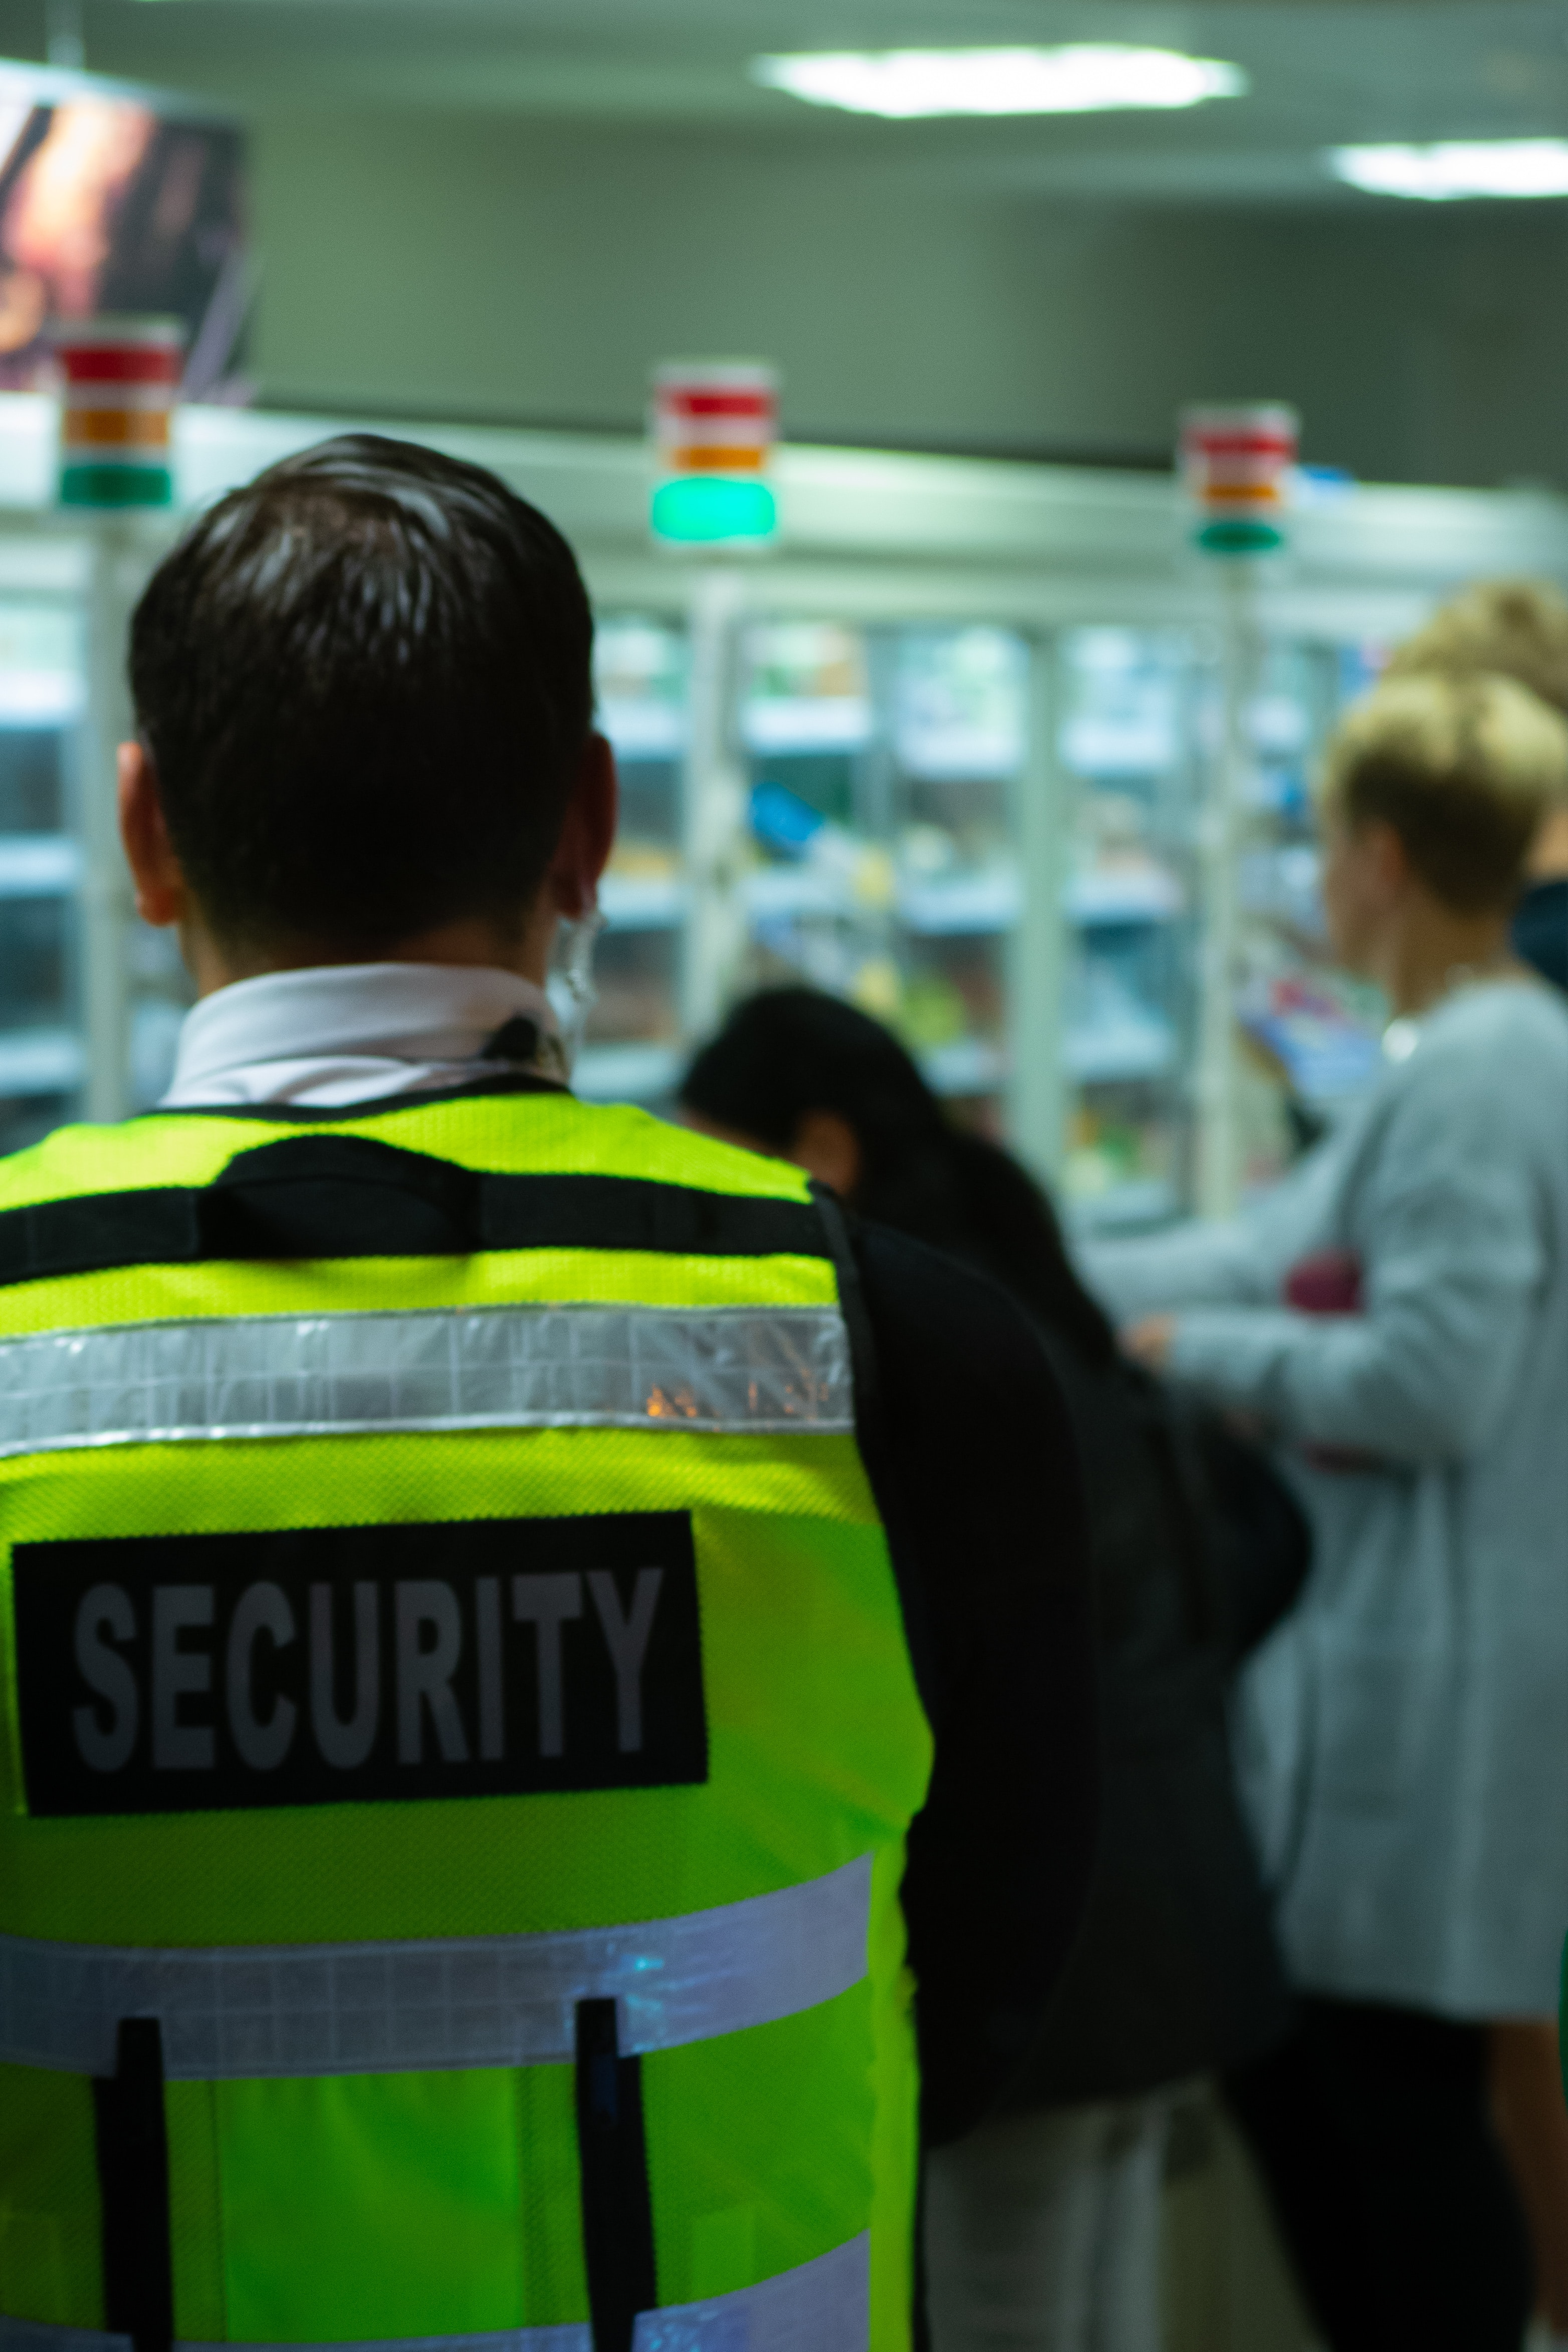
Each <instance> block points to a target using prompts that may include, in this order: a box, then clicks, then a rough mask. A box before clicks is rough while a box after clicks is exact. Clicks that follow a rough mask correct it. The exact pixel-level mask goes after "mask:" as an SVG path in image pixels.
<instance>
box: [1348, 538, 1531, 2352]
mask: <svg viewBox="0 0 1568 2352" xmlns="http://www.w3.org/2000/svg"><path fill="white" fill-rule="evenodd" d="M1430 670H1442V671H1446V672H1447V674H1448V675H1449V676H1450V677H1464V676H1468V675H1469V674H1471V673H1473V672H1474V671H1476V670H1496V671H1499V672H1500V673H1501V675H1502V676H1503V677H1514V678H1517V679H1518V680H1519V682H1520V684H1521V686H1528V687H1529V688H1530V689H1531V693H1533V694H1538V695H1540V697H1541V698H1542V701H1543V702H1550V703H1551V704H1552V708H1553V709H1556V710H1561V711H1563V712H1565V713H1568V596H1564V595H1563V592H1562V590H1561V589H1560V588H1554V587H1553V586H1552V583H1551V582H1550V581H1547V580H1479V581H1477V583H1475V585H1474V586H1473V587H1471V588H1467V589H1465V590H1464V591H1463V592H1462V593H1460V594H1459V595H1458V596H1454V597H1451V598H1450V599H1449V601H1448V603H1447V604H1440V605H1439V606H1438V608H1437V610H1436V612H1435V613H1434V614H1433V615H1432V618H1431V619H1430V620H1429V621H1428V622H1427V624H1426V627H1425V628H1424V629H1418V630H1417V631H1416V633H1415V635H1414V636H1413V637H1407V638H1406V639H1405V643H1404V645H1402V646H1400V647H1399V648H1398V650H1397V651H1396V652H1395V654H1394V658H1393V660H1392V661H1391V662H1390V663H1389V665H1388V675H1389V676H1390V677H1413V676H1415V675H1416V674H1418V673H1422V672H1426V671H1430ZM1524 886H1525V887H1524V890H1523V893H1522V895H1521V898H1520V901H1519V904H1518V906H1517V908H1515V910H1514V918H1513V944H1514V947H1515V949H1516V950H1517V951H1518V952H1519V954H1520V955H1521V957H1522V958H1523V959H1524V961H1525V962H1526V963H1530V964H1533V965H1534V966H1535V969H1536V971H1539V972H1541V973H1542V975H1543V977H1544V978H1545V979H1547V980H1550V981H1552V982H1555V983H1556V985H1557V986H1558V987H1559V988H1561V989H1568V804H1564V805H1563V806H1562V807H1559V808H1555V809H1553V810H1552V812H1551V813H1550V814H1548V816H1547V818H1546V821H1545V823H1544V824H1542V827H1541V830H1540V832H1539V833H1538V834H1537V835H1536V836H1535V839H1534V840H1533V841H1532V842H1531V846H1530V855H1529V856H1528V858H1527V859H1526V861H1525V868H1524ZM1548 2056H1549V2059H1550V2063H1549V2064H1548V2065H1547V2066H1546V2067H1545V2068H1544V2069H1542V2068H1538V2069H1537V2070H1536V2071H1537V2078H1538V2083H1539V2084H1540V2086H1541V2087H1540V2089H1538V2091H1537V2093H1536V2095H1534V2096H1533V2097H1531V2096H1528V2095H1527V2096H1526V2100H1525V2105H1526V2108H1527V2109H1537V2110H1540V2109H1541V2108H1542V2096H1544V2097H1545V2098H1546V2099H1548V2100H1550V2102H1551V2103H1552V2104H1551V2105H1550V2107H1549V2108H1547V2109H1546V2110H1544V2111H1543V2112H1542V2113H1540V2114H1539V2115H1538V2116H1537V2120H1536V2121H1535V2123H1534V2124H1525V2123H1524V2122H1523V2119H1522V2117H1521V2127H1522V2128H1523V2129H1524V2131H1525V2135H1526V2138H1527V2139H1528V2140H1531V2141H1539V2139H1540V2136H1541V2131H1542V2128H1545V2129H1547V2130H1548V2131H1552V2130H1553V2129H1554V2130H1555V2135H1556V2137H1557V2140H1558V2143H1559V2145H1558V2147H1557V2151H1556V2154H1555V2156H1554V2158H1552V2173H1553V2175H1554V2178H1555V2180H1556V2190H1557V2194H1556V2199H1555V2202H1556V2204H1557V2205H1558V2206H1559V2207H1560V2208H1561V2210H1560V2211H1559V2213H1558V2215H1557V2220H1556V2231H1555V2234H1556V2239H1557V2241H1558V2242H1557V2243H1555V2244H1554V2245H1553V2246H1552V2247H1551V2248H1548V2246H1547V2245H1546V2244H1545V2242H1543V2241H1542V2237H1541V2232H1540V2229H1539V2227H1538V2228H1537V2231H1536V2239H1537V2242H1536V2253H1537V2257H1538V2258H1539V2259H1540V2260H1541V2262H1542V2270H1543V2272H1544V2273H1545V2274H1546V2280H1547V2284H1548V2285H1549V2288H1550V2293H1549V2295H1548V2301H1549V2303H1550V2305H1551V2307H1552V2324H1553V2326H1555V2327H1556V2329H1557V2330H1558V2332H1559V2334H1560V2335H1562V2336H1563V2337H1564V2339H1565V2340H1568V2116H1564V2114H1563V2102H1562V2100H1561V2099H1560V2098H1558V2096H1557V2079H1556V2078H1557V2060H1556V2054H1555V2053H1554V2052H1552V2053H1548ZM1500 2063H1501V2067H1502V2074H1501V2076H1500V2084H1499V2088H1500V2095H1501V2097H1502V2102H1503V2107H1504V2112H1505V2115H1506V2116H1509V2117H1510V2119H1511V2117H1512V2116H1513V2114H1514V2111H1515V2110H1516V2109H1517V2108H1518V2107H1519V2104H1520V2101H1519V2085H1520V2079H1521V2078H1520V2074H1519V2065H1518V2053H1501V2052H1500ZM1537 2172H1538V2167H1537V2166H1536V2165H1535V2164H1533V2163H1531V2166H1530V2179H1531V2181H1533V2180H1534V2179H1535V2178H1536V2177H1537ZM1534 2201H1537V2202H1538V2201H1539V2198H1538V2199H1537V2200H1534Z"/></svg>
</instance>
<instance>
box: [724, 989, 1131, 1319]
mask: <svg viewBox="0 0 1568 2352" xmlns="http://www.w3.org/2000/svg"><path fill="white" fill-rule="evenodd" d="M680 1098H681V1100H682V1102H683V1103H685V1104H686V1105H687V1106H688V1108H690V1109H691V1110H694V1111H697V1112H699V1113H700V1115H701V1116H702V1117H703V1118H710V1119H711V1120H713V1121H714V1122H715V1124H716V1125H718V1126H721V1127H727V1128H731V1129H734V1131H735V1132H736V1133H737V1134H739V1135H745V1136H748V1137H751V1138H752V1139H754V1140H755V1141H757V1142H758V1143H763V1144H766V1145H767V1146H768V1147H769V1149H770V1150H774V1151H779V1152H787V1151H788V1150H789V1149H790V1146H791V1144H792V1143H793V1141H794V1139H795V1135H796V1134H797V1132H798V1131H799V1129H800V1125H801V1122H802V1120H803V1119H805V1118H806V1117H807V1116H808V1115H809V1113H811V1112H812V1111H815V1110H826V1111H834V1112H836V1113H837V1116H838V1117H839V1118H842V1119H844V1120H845V1121H846V1122H847V1125H848V1126H849V1127H850V1128H852V1129H853V1130H854V1133H855V1137H856V1140H857V1141H858V1144H859V1146H860V1151H861V1156H862V1160H863V1170H862V1174H861V1179H860V1182H859V1185H858V1188H857V1191H856V1194H855V1207H856V1208H857V1209H858V1211H860V1213H862V1214H863V1215H865V1216H867V1217H872V1218H875V1219H876V1220H877V1221H878V1222H879V1223H881V1224H885V1225H891V1226H893V1227H895V1228H896V1229H897V1231H899V1232H900V1233H905V1234H913V1235H914V1237H915V1238H916V1239H917V1240H918V1241H922V1242H928V1243H930V1244H931V1246H932V1247H933V1248H935V1249H940V1250H946V1251H948V1252H949V1253H950V1254H951V1255H954V1256H957V1257H963V1258H967V1259H968V1260H969V1261H970V1263H971V1264H972V1265H978V1266H980V1267H982V1268H983V1269H984V1272H986V1273H987V1274H989V1275H990V1276H992V1277H993V1279H994V1280H995V1281H997V1282H999V1283H1001V1284H1002V1285H1003V1286H1005V1288H1006V1289H1008V1290H1010V1291H1012V1293H1013V1294H1014V1296H1015V1297H1016V1298H1017V1299H1019V1300H1020V1301H1021V1303H1022V1304H1023V1305H1024V1306H1025V1307H1027V1308H1028V1309H1029V1310H1030V1312H1031V1313H1032V1314H1034V1315H1036V1316H1037V1317H1038V1318H1039V1320H1040V1321H1041V1322H1042V1323H1043V1324H1045V1325H1046V1326H1047V1328H1048V1329H1050V1330H1052V1331H1055V1332H1057V1333H1058V1334H1059V1336H1060V1337H1061V1338H1062V1339H1066V1340H1067V1341H1068V1343H1069V1345H1070V1346H1072V1347H1073V1348H1074V1349H1076V1350H1077V1351H1078V1353H1079V1355H1080V1356H1081V1357H1083V1358H1084V1359H1086V1360H1088V1361H1089V1363H1093V1364H1104V1363H1109V1362H1110V1361H1111V1360H1113V1359H1114V1357H1115V1354H1116V1341H1115V1338H1114V1335H1113V1333H1112V1331H1111V1328H1110V1324H1109V1323H1108V1322H1107V1321H1106V1318H1105V1317H1104V1315H1103V1314H1102V1313H1101V1312H1100V1308H1099V1307H1098V1306H1097V1305H1096V1304H1095V1302H1094V1300H1093V1299H1092V1298H1091V1297H1089V1293H1088V1291H1087V1290H1085V1288H1084V1286H1083V1285H1082V1284H1081V1283H1080V1282H1079V1279H1078V1276H1077V1275H1076V1274H1075V1273H1074V1272H1073V1269H1072V1265H1071V1264H1070V1262H1069V1260H1068V1254H1067V1250H1066V1248H1065V1247H1064V1245H1063V1242H1062V1237H1061V1231H1060V1228H1059V1226H1058V1223H1057V1220H1056V1216H1055V1213H1054V1212H1053V1210H1052V1208H1051V1205H1050V1202H1048V1201H1047V1198H1046V1196H1045V1194H1044V1193H1043V1192H1041V1190H1040V1188H1039V1186H1038V1185H1037V1183H1036V1182H1035V1181H1034V1180H1033V1178H1032V1177H1030V1176H1029V1175H1028V1174H1027V1173H1026V1171H1025V1170H1024V1169H1022V1168H1021V1167H1020V1166H1019V1165H1018V1163H1017V1161H1016V1160H1014V1159H1013V1158H1012V1157H1011V1155H1010V1154H1009V1153H1007V1152H1005V1151H1004V1150H1002V1149H1001V1147H1000V1146H999V1145H997V1144H994V1143H988V1142H987V1141H986V1140H985V1139H984V1137H981V1136H978V1135H970V1134H966V1133H964V1132H963V1130H962V1129H958V1128H955V1127H954V1126H953V1125H952V1122H951V1121H950V1120H949V1118H947V1116H946V1114H945V1113H944V1111H943V1110H942V1105H941V1103H940V1102H939V1101H938V1100H937V1098H936V1097H935V1095H933V1094H932V1092H931V1088H930V1087H928V1086H927V1084H926V1082H925V1080H924V1078H922V1077H921V1074H920V1071H919V1069H918V1068H917V1067H916V1066H915V1064H914V1062H913V1061H912V1060H911V1059H910V1055H908V1054H907V1053H906V1052H905V1051H904V1048H903V1047H902V1046H901V1045H900V1044H899V1041H898V1039H897V1038H896V1037H894V1036H892V1035H891V1034H889V1032H888V1031H887V1030H886V1029H884V1028H883V1027H882V1026H881V1024H880V1023H879V1022H876V1021H873V1020H871V1019H870V1018H869V1017H868V1015H867V1014H866V1013H858V1012H857V1011H856V1009H855V1007H854V1006H853V1005H850V1004H845V1003H841V1002H840V1000H839V999H838V998H837V997H833V996H823V995H819V994H818V993H817V992H816V990H815V989H809V988H771V989H766V990H764V991H763V992H762V993H761V994H759V995H756V996H752V997H750V998H748V999H747V1001H746V1002H745V1003H743V1004H741V1005H739V1006H737V1008H736V1010H735V1011H734V1012H733V1013H731V1015H730V1018H729V1020H728V1021H727V1022H726V1023H725V1024H724V1026H723V1028H722V1029H721V1031H720V1032H719V1034H718V1035H717V1036H716V1037H715V1038H714V1039H713V1041H712V1043H711V1044H710V1045H705V1046H704V1047H703V1049H702V1051H701V1053H700V1054H699V1055H698V1056H697V1058H696V1060H695V1061H694V1062H693V1063H692V1065H691V1067H690V1069H689V1071H688V1072H687V1075H686V1081H685V1084H684V1085H683V1086H682V1087H681V1089H680Z"/></svg>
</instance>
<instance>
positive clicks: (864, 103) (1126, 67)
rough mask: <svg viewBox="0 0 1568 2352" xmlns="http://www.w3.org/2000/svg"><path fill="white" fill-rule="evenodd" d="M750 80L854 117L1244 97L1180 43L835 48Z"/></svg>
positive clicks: (1084, 110)
mask: <svg viewBox="0 0 1568 2352" xmlns="http://www.w3.org/2000/svg"><path fill="white" fill-rule="evenodd" d="M752 79H753V80H754V81H760V82H765V83H766V84H767V86H768V88H769V89H784V90H788V92H789V93H790V95H791V97H793V98H804V99H807V100H810V102H811V103H812V104H813V105H814V106H842V107H847V108H848V109H849V110H850V111H851V112H852V113H855V114H884V115H890V116H899V117H903V118H906V119H907V118H909V117H910V116H914V115H929V114H1098V113H1102V112H1106V111H1108V110H1110V109H1112V108H1116V107H1131V106H1157V107H1179V106H1201V105H1202V104H1203V102H1204V100H1205V99H1210V98H1239V97H1240V96H1241V95H1242V94H1243V92H1244V91H1245V90H1246V89H1247V76H1246V74H1245V73H1243V71H1242V69H1241V68H1240V67H1239V66H1232V65H1226V64H1225V63H1224V62H1223V61H1222V60H1221V59H1220V58H1189V57H1186V56H1184V54H1183V53H1182V52H1181V51H1180V50H1178V49H1135V48H1129V47H1123V46H1121V45H1118V44H1114V43H1089V42H1078V43H1073V44H1071V45H1069V46H1068V47H1064V48H1050V49H833V50H825V51H820V52H802V53H801V54H800V55H798V56H795V57H774V58H753V60H752Z"/></svg>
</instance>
